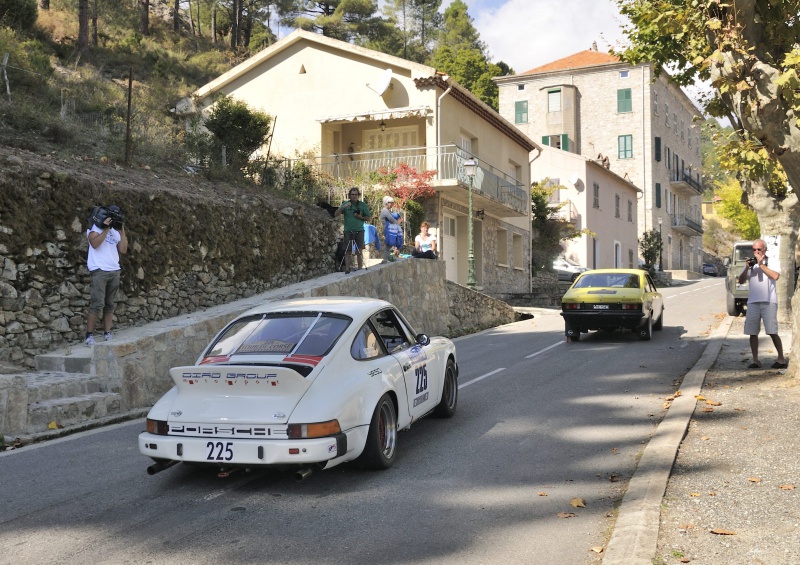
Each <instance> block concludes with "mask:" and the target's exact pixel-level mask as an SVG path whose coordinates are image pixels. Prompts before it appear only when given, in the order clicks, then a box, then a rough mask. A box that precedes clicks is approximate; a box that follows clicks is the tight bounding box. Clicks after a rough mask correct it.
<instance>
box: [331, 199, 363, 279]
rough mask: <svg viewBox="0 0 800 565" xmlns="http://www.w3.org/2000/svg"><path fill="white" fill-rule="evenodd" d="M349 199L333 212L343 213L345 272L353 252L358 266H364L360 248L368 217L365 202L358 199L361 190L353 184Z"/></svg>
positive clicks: (349, 265)
mask: <svg viewBox="0 0 800 565" xmlns="http://www.w3.org/2000/svg"><path fill="white" fill-rule="evenodd" d="M348 196H349V197H350V200H345V201H344V202H342V205H341V206H339V207H338V208H337V209H336V212H335V213H334V214H333V215H334V217H338V216H339V214H344V246H345V247H344V249H345V252H344V265H345V270H344V272H345V274H347V273H349V272H350V268H351V266H352V264H353V253H355V255H356V259H357V260H358V268H359V269H363V268H364V258H363V257H362V256H361V250H362V249H364V221H365V220H368V219H369V208H368V207H367V204H366V203H365V202H361V201H359V200H358V199H359V197H360V196H361V191H359V190H358V188H356V187H355V186H354V187H352V188H351V189H350V192H349V193H348Z"/></svg>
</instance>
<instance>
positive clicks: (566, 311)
mask: <svg viewBox="0 0 800 565" xmlns="http://www.w3.org/2000/svg"><path fill="white" fill-rule="evenodd" d="M561 315H562V316H564V331H565V332H566V334H567V338H569V339H571V340H572V341H578V340H579V339H580V338H581V332H588V331H589V330H605V331H613V330H616V329H619V328H627V329H631V330H634V331H636V332H637V333H638V334H639V337H640V338H642V339H644V340H648V339H650V338H651V337H652V336H653V330H660V329H662V328H663V327H664V298H663V297H662V296H661V293H660V292H658V291H657V290H656V285H655V284H653V279H652V278H650V274H649V273H648V272H647V271H642V270H640V269H597V270H594V271H586V272H585V273H582V274H581V276H580V277H578V279H577V280H576V281H575V282H574V283H572V286H571V287H570V288H569V290H568V291H567V293H566V294H565V295H564V297H563V298H562V299H561Z"/></svg>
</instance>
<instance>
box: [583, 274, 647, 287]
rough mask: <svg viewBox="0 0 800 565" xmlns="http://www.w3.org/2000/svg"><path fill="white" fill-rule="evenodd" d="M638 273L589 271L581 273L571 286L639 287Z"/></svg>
mask: <svg viewBox="0 0 800 565" xmlns="http://www.w3.org/2000/svg"><path fill="white" fill-rule="evenodd" d="M639 279H640V277H639V275H629V274H626V273H589V274H585V275H583V276H582V277H581V278H579V279H578V281H577V282H576V283H575V284H574V285H573V287H572V288H640V286H639Z"/></svg>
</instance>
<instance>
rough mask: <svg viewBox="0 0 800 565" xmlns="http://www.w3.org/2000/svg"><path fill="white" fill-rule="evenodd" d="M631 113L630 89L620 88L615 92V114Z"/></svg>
mask: <svg viewBox="0 0 800 565" xmlns="http://www.w3.org/2000/svg"><path fill="white" fill-rule="evenodd" d="M632 111H633V100H632V98H631V89H630V88H620V89H619V90H617V113H618V114H624V113H628V112H632Z"/></svg>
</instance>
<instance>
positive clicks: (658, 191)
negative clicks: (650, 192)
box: [656, 182, 661, 208]
mask: <svg viewBox="0 0 800 565" xmlns="http://www.w3.org/2000/svg"><path fill="white" fill-rule="evenodd" d="M656 208H661V183H660V182H657V183H656Z"/></svg>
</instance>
